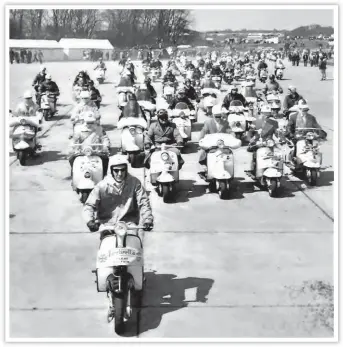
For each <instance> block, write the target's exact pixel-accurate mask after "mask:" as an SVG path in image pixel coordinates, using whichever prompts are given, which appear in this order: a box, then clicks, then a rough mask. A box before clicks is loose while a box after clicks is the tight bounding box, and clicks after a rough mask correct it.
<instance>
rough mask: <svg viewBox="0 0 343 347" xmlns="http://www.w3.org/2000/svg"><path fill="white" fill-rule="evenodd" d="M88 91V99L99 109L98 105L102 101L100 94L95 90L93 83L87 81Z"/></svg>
mask: <svg viewBox="0 0 343 347" xmlns="http://www.w3.org/2000/svg"><path fill="white" fill-rule="evenodd" d="M88 91H89V93H90V99H91V101H93V102H94V103H95V105H96V107H97V108H98V109H99V108H100V103H101V101H102V97H101V94H100V92H99V89H97V88H95V86H94V81H89V83H88Z"/></svg>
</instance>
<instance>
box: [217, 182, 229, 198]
mask: <svg viewBox="0 0 343 347" xmlns="http://www.w3.org/2000/svg"><path fill="white" fill-rule="evenodd" d="M229 188H230V184H229V182H227V181H220V182H219V189H218V194H219V198H220V199H221V200H226V199H228V197H229Z"/></svg>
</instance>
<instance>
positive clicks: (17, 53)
mask: <svg viewBox="0 0 343 347" xmlns="http://www.w3.org/2000/svg"><path fill="white" fill-rule="evenodd" d="M14 56H15V61H16V62H17V64H20V55H19V52H18V51H16V52H15V53H14Z"/></svg>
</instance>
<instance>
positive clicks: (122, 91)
mask: <svg viewBox="0 0 343 347" xmlns="http://www.w3.org/2000/svg"><path fill="white" fill-rule="evenodd" d="M129 93H131V94H134V93H135V88H134V87H117V94H118V107H119V108H123V107H124V106H125V105H126V104H127V100H128V97H127V95H128V94H129Z"/></svg>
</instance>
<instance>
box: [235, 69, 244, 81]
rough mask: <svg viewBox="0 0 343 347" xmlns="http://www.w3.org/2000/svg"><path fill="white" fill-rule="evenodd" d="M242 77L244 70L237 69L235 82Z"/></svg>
mask: <svg viewBox="0 0 343 347" xmlns="http://www.w3.org/2000/svg"><path fill="white" fill-rule="evenodd" d="M241 77H242V70H241V69H235V71H234V74H233V78H234V80H235V81H239V80H240V79H241Z"/></svg>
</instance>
